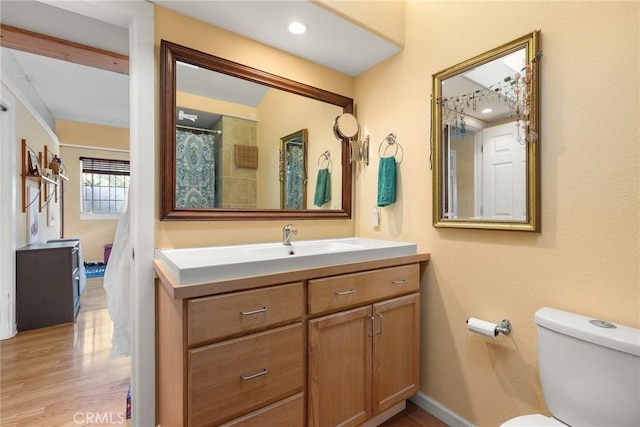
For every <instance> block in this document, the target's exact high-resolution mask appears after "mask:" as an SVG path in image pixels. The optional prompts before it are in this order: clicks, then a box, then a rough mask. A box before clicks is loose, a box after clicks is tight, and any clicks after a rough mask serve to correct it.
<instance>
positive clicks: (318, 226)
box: [154, 5, 354, 248]
mask: <svg viewBox="0 0 640 427" xmlns="http://www.w3.org/2000/svg"><path fill="white" fill-rule="evenodd" d="M154 10H155V38H156V41H155V44H156V53H159V49H160V40H161V39H165V40H168V41H171V42H174V43H177V44H181V45H184V46H189V47H191V48H194V49H197V50H200V51H203V52H207V53H210V54H212V55H216V56H220V57H223V58H226V59H230V60H232V61H235V62H239V63H241V64H245V65H249V66H252V67H256V68H260V69H262V70H265V71H267V72H270V73H272V74H276V75H279V76H282V77H286V78H289V79H292V80H295V81H299V82H303V83H306V84H309V85H311V86H315V87H319V88H323V89H326V90H329V91H331V92H335V93H338V94H341V95H344V96H348V97H352V96H353V84H354V81H353V78H351V77H349V76H347V75H344V74H342V73H339V72H337V71H332V70H330V69H328V68H325V67H322V66H319V65H317V64H314V63H312V62H309V61H306V60H304V59H301V58H298V57H295V56H293V55H290V54H287V53H284V52H282V51H280V50H277V49H274V48H271V47H268V46H265V45H262V44H260V43H256V42H254V41H251V40H249V39H246V38H244V37H242V36H239V35H237V34H233V33H230V32H227V31H224V30H222V29H220V28H217V27H213V26H211V25H207V24H205V23H203V22H201V21H198V20H195V19H191V18H188V17H186V16H183V15H180V14H177V13H174V12H172V11H169V10H167V9H164V8H162V7H159V6H157V5H156V6H155V7H154ZM158 57H159V56H156V58H158ZM158 60H159V59H158ZM156 69H157V70H159V66H158V67H157V68H156ZM157 77H158V81H159V71H158V76H157ZM156 155H157V157H158V159H160V143H159V141H158V144H157V152H156ZM160 173H161V171H160V169H159V166H158V174H157V176H158V177H159V176H160ZM156 196H157V198H158V199H157V200H156V206H157V208H156V218H159V204H160V200H159V198H160V192H159V191H158V192H157V193H156ZM285 222H286V221H190V222H188V221H159V219H158V221H157V223H156V243H155V245H156V247H157V248H165V247H188V246H206V245H216V244H227V243H244V242H252V241H258V240H259V241H277V240H278V239H281V238H282V226H283V225H284V224H285ZM295 225H296V228H298V230H299V231H298V235H297V237H298V238H299V239H311V238H318V237H328V236H352V235H353V233H354V221H353V220H331V221H309V220H307V221H296V223H295Z"/></svg>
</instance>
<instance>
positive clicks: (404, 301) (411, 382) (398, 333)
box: [373, 294, 420, 415]
mask: <svg viewBox="0 0 640 427" xmlns="http://www.w3.org/2000/svg"><path fill="white" fill-rule="evenodd" d="M373 317H374V318H375V321H376V323H375V325H376V327H375V333H374V338H373V414H374V415H375V414H377V413H380V412H383V411H385V410H387V409H389V408H390V407H392V406H393V405H395V404H397V403H398V402H400V401H402V400H404V399H406V398H408V397H410V396H411V395H413V394H414V393H415V392H417V391H418V385H419V381H420V367H419V362H420V361H419V354H420V294H411V295H407V296H404V297H400V298H394V299H391V300H387V301H383V302H380V303H377V304H374V305H373Z"/></svg>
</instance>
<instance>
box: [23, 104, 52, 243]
mask: <svg viewBox="0 0 640 427" xmlns="http://www.w3.org/2000/svg"><path fill="white" fill-rule="evenodd" d="M22 139H24V140H26V143H27V145H28V148H29V149H30V150H31V151H33V152H34V153H36V154H39V153H42V156H44V147H45V145H46V146H47V150H48V151H50V152H51V153H54V154H58V153H59V151H58V150H59V148H58V141H57V140H56V139H55V137H54V136H53V135H52V134H51V133H49V132H48V131H47V130H46V129H45V127H44V126H43V125H42V124H41V123H40V122H38V121H37V120H36V119H35V118H34V116H33V114H31V112H30V111H29V110H28V109H27V108H26V107H25V106H24V105H23V104H22V103H21V102H20V101H18V100H16V140H15V141H14V143H15V144H16V160H17V162H16V170H15V177H16V183H17V187H16V209H17V211H16V230H17V231H16V248H21V247H23V246H25V245H26V244H27V213H26V210H25V212H23V211H22V206H21V204H22V191H23V189H22V177H21V174H22V164H21V161H22V142H21V141H22ZM26 186H33V187H38V186H39V185H38V183H37V182H35V181H32V180H27V182H26ZM40 188H41V196H43V197H44V195H45V186H44V185H42V186H40ZM24 191H26V194H28V190H27V189H26V188H25V189H24ZM51 191H52V190H49V192H48V193H49V195H50V194H51ZM47 196H48V195H47ZM28 198H29V197H28V196H27V197H26V198H25V199H26V203H25V204H29V202H30V200H28ZM34 203H35V204H36V205H38V204H39V203H40V202H39V201H38V200H36V201H35V202H34ZM43 204H44V201H43ZM49 204H50V206H45V207H44V208H42V210H41V211H40V212H39V213H38V240H39V241H40V242H46V241H47V240H50V239H57V238H59V237H60V215H59V212H60V204H59V203H58V202H56V201H55V194H54V195H53V196H52V199H51V201H50V202H49ZM49 209H53V210H55V211H56V213H57V215H56V221H55V224H54V225H52V226H49V225H47V212H48V210H49Z"/></svg>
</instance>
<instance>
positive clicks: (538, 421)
mask: <svg viewBox="0 0 640 427" xmlns="http://www.w3.org/2000/svg"><path fill="white" fill-rule="evenodd" d="M500 427H567V425H566V424H565V423H563V422H560V421H558V420H557V419H555V418H552V417H545V416H544V415H542V414H530V415H522V416H519V417H516V418H511V419H510V420H508V421H505V422H504V423H502V424H500Z"/></svg>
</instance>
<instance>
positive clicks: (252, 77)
mask: <svg viewBox="0 0 640 427" xmlns="http://www.w3.org/2000/svg"><path fill="white" fill-rule="evenodd" d="M160 54H161V63H160V76H161V81H160V85H161V87H160V91H161V151H162V163H161V165H162V166H161V167H162V197H161V213H160V215H161V216H160V217H161V220H181V221H189V220H272V219H273V220H276V219H298V218H299V219H334V218H343V219H346V218H351V200H352V167H351V164H350V162H349V161H348V159H349V144H348V140H346V139H342V140H336V138H335V136H334V132H333V122H334V120H335V117H336V116H338V115H341V114H344V113H352V112H353V99H351V98H348V97H345V96H342V95H339V94H336V93H332V92H329V91H326V90H323V89H319V88H316V87H312V86H309V85H306V84H303V83H300V82H296V81H293V80H290V79H287V78H284V77H280V76H276V75H273V74H270V73H267V72H265V71H262V70H259V69H256V68H252V67H248V66H246V65H242V64H238V63H236V62H233V61H229V60H227V59H224V58H220V57H217V56H213V55H209V54H206V53H203V52H200V51H197V50H194V49H191V48H188V47H185V46H180V45H177V44H175V43H172V42H168V41H166V40H162V41H161V44H160ZM269 102H270V103H269ZM265 117H267V118H266V119H265ZM276 118H277V119H278V120H276ZM201 122H203V123H201ZM292 129H308V130H309V133H310V134H311V133H312V134H313V141H312V142H310V143H308V144H307V155H308V156H309V158H315V157H318V156H319V155H321V153H323V152H325V151H331V152H332V153H336V156H341V159H344V160H342V161H341V160H340V157H338V160H337V161H336V163H337V164H340V167H339V168H337V172H338V173H334V174H333V175H334V177H333V178H332V194H333V197H332V199H331V201H330V202H329V203H326V204H325V205H323V206H321V207H318V206H315V205H314V204H313V200H311V201H310V202H309V201H308V200H307V203H306V204H303V206H306V207H303V208H300V209H297V208H296V209H283V208H281V201H280V191H279V190H280V177H279V175H280V170H279V169H280V168H279V156H280V155H279V152H280V139H281V138H282V135H288V134H290V132H291V131H292ZM177 135H178V136H177ZM177 139H179V141H177ZM239 147H240V148H239ZM239 152H240V153H245V154H246V153H252V154H250V157H253V156H255V158H252V159H250V160H251V161H250V162H249V163H246V162H239V161H238V153H239ZM311 178H313V177H311ZM314 179H315V178H313V179H310V180H309V185H311V188H315V187H314V186H315V181H314V182H311V181H313V180H314ZM178 196H179V197H178ZM305 197H313V194H312V192H306V194H305ZM178 200H180V201H179V202H178ZM203 200H207V203H204V202H203Z"/></svg>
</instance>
